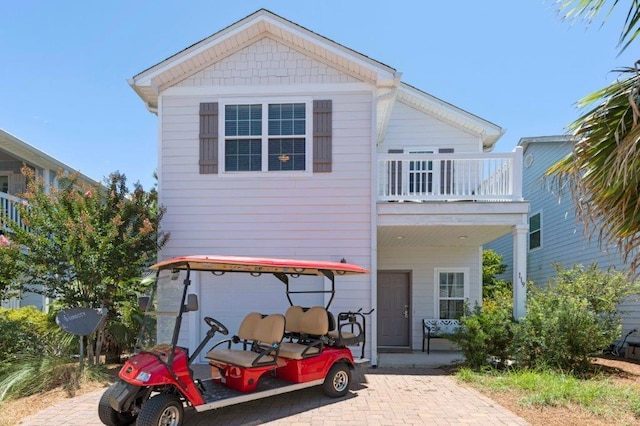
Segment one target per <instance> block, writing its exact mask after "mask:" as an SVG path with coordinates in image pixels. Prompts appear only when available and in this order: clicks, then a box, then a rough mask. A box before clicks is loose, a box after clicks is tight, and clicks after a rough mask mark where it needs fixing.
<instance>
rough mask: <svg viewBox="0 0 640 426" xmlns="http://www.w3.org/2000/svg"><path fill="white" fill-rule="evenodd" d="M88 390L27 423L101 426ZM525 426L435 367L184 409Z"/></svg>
mask: <svg viewBox="0 0 640 426" xmlns="http://www.w3.org/2000/svg"><path fill="white" fill-rule="evenodd" d="M101 394H102V391H100V392H92V393H88V394H85V395H82V396H79V397H76V398H74V399H72V400H69V401H65V402H64V403H61V404H58V405H56V406H53V407H50V408H48V409H45V410H43V411H41V412H39V413H36V414H34V415H32V416H30V417H28V418H26V419H24V421H23V422H22V423H21V424H23V425H25V426H28V425H38V426H40V425H68V426H90V425H100V424H101V423H100V420H99V419H98V400H99V399H100V396H101ZM212 424H219V425H258V424H271V425H287V426H297V425H314V426H315V425H341V426H343V425H345V424H348V425H350V426H351V425H353V426H358V425H367V426H368V425H425V424H429V425H459V424H464V425H526V424H528V423H527V422H526V421H525V420H524V419H522V418H520V417H518V416H516V415H515V414H513V413H512V412H510V411H508V410H507V409H506V408H504V407H502V406H500V405H499V404H497V403H495V402H494V401H493V400H491V399H489V398H487V397H485V396H483V395H482V394H480V393H479V392H477V391H475V390H473V389H470V388H466V387H463V386H460V385H458V384H457V383H456V380H455V378H453V377H451V376H446V375H444V372H443V371H442V370H440V369H433V368H386V367H385V368H377V369H373V368H364V367H360V370H357V371H356V372H355V374H354V381H353V383H352V387H351V392H350V393H349V394H348V395H347V396H346V397H344V398H342V399H332V398H329V397H326V396H324V394H323V393H322V391H321V390H320V389H319V388H310V389H305V390H302V391H298V392H293V393H288V394H283V395H277V396H274V397H271V398H266V399H262V400H258V401H252V402H247V403H244V404H239V405H236V406H231V407H225V408H220V409H218V410H212V411H206V412H203V413H197V412H196V411H195V410H193V409H186V410H185V425H212Z"/></svg>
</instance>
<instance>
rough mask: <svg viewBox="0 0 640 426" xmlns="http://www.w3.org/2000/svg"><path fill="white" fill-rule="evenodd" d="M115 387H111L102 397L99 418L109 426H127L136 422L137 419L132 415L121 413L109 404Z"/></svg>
mask: <svg viewBox="0 0 640 426" xmlns="http://www.w3.org/2000/svg"><path fill="white" fill-rule="evenodd" d="M112 387H113V385H112V386H111V387H109V388H108V389H107V390H106V391H104V393H103V394H102V396H101V397H100V402H99V403H98V417H99V418H100V421H101V422H102V423H104V424H105V425H107V426H126V425H130V424H132V423H133V422H135V421H136V417H135V416H133V415H131V413H120V412H118V411H116V410H114V409H113V408H111V404H109V398H110V397H111V389H112Z"/></svg>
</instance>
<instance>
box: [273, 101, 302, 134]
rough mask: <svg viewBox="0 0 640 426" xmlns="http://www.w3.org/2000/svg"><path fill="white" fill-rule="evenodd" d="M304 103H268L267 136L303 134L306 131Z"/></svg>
mask: <svg viewBox="0 0 640 426" xmlns="http://www.w3.org/2000/svg"><path fill="white" fill-rule="evenodd" d="M305 109H306V105H305V104H303V103H299V104H269V108H268V110H269V113H268V114H269V136H290V135H304V134H305V133H306V113H305Z"/></svg>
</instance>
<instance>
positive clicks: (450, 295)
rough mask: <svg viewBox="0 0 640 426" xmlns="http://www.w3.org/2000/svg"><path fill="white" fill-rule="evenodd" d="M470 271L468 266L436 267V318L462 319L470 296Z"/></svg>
mask: <svg viewBox="0 0 640 426" xmlns="http://www.w3.org/2000/svg"><path fill="white" fill-rule="evenodd" d="M468 276H469V271H468V269H466V268H446V269H445V268H436V270H435V282H436V293H437V297H436V313H437V315H436V318H438V319H456V320H457V319H460V317H461V316H462V315H463V314H464V302H465V300H466V299H467V298H468V297H469V285H468Z"/></svg>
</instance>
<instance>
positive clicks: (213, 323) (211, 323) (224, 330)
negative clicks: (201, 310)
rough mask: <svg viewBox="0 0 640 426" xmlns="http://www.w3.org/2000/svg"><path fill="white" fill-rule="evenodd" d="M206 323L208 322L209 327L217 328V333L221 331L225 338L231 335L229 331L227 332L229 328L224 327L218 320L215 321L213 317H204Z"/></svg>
mask: <svg viewBox="0 0 640 426" xmlns="http://www.w3.org/2000/svg"><path fill="white" fill-rule="evenodd" d="M204 322H206V323H207V325H208V326H209V327H211V328H215V329H216V331H219V332H220V333H222V334H224V335H225V336H226V335H227V334H229V330H227V327H225V326H224V325H222V323H221V322H220V321H218V320H216V319H213V318H211V317H204Z"/></svg>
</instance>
